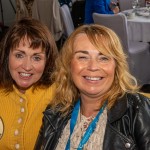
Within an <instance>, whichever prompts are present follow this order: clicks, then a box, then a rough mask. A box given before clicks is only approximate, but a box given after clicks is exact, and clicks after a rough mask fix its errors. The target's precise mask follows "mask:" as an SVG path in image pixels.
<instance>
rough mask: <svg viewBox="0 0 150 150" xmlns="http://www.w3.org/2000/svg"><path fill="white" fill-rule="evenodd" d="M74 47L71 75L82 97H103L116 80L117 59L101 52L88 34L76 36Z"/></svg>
mask: <svg viewBox="0 0 150 150" xmlns="http://www.w3.org/2000/svg"><path fill="white" fill-rule="evenodd" d="M73 49H74V51H73V58H72V60H71V75H72V79H73V81H74V83H75V85H76V87H77V88H78V89H79V91H80V94H81V97H88V98H96V99H97V98H98V99H99V98H101V97H102V96H103V95H104V94H106V93H107V92H108V91H109V89H110V88H111V85H112V83H113V81H114V75H115V67H116V64H115V60H114V59H113V58H110V57H108V56H105V55H103V54H102V53H100V51H98V50H97V49H96V48H95V47H94V46H93V45H92V43H91V42H90V41H89V39H88V37H87V36H86V34H80V35H78V36H77V37H76V39H75V42H74V45H73Z"/></svg>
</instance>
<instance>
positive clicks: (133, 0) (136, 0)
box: [132, 0, 138, 12]
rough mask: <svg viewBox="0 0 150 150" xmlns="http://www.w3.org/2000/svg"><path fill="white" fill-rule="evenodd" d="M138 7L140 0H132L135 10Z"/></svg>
mask: <svg viewBox="0 0 150 150" xmlns="http://www.w3.org/2000/svg"><path fill="white" fill-rule="evenodd" d="M137 7H138V0H132V8H133V12H134V11H135V9H136V8H137Z"/></svg>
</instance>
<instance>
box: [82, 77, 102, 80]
mask: <svg viewBox="0 0 150 150" xmlns="http://www.w3.org/2000/svg"><path fill="white" fill-rule="evenodd" d="M85 78H86V79H87V80H93V81H98V80H101V79H102V78H100V77H85Z"/></svg>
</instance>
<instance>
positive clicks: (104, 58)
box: [99, 55, 110, 62]
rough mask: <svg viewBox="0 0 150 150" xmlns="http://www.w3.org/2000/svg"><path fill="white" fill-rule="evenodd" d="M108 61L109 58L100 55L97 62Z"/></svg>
mask: <svg viewBox="0 0 150 150" xmlns="http://www.w3.org/2000/svg"><path fill="white" fill-rule="evenodd" d="M109 59H110V58H109V57H107V56H104V55H101V56H100V57H99V61H103V62H107V61H108V60H109Z"/></svg>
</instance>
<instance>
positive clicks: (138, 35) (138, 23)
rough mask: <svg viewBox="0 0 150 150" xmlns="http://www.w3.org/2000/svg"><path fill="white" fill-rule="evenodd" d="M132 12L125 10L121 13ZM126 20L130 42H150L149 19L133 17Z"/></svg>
mask: <svg viewBox="0 0 150 150" xmlns="http://www.w3.org/2000/svg"><path fill="white" fill-rule="evenodd" d="M132 11H133V10H126V11H124V12H123V13H126V12H128V13H131V12H132ZM127 18H128V17H127ZM127 20H128V34H129V39H130V40H133V41H143V42H150V17H144V16H137V15H135V17H133V18H132V19H129V18H128V19H127Z"/></svg>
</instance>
